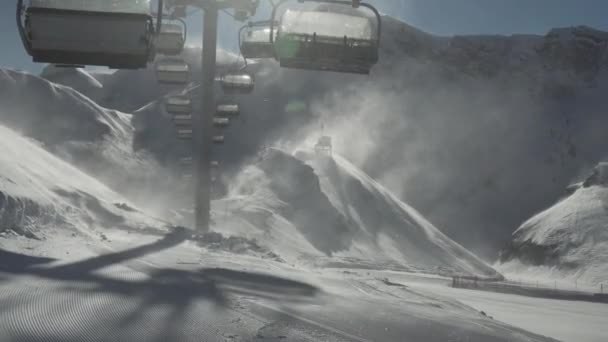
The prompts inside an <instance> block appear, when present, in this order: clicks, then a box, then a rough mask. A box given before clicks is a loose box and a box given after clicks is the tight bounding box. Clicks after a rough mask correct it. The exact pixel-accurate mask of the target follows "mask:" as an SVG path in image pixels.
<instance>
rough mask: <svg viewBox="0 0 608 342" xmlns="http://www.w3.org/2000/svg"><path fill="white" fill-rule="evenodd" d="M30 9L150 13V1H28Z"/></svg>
mask: <svg viewBox="0 0 608 342" xmlns="http://www.w3.org/2000/svg"><path fill="white" fill-rule="evenodd" d="M29 3H30V7H41V8H56V9H67V10H75V11H96V12H115V13H145V14H149V13H150V0H119V1H116V0H115V1H108V0H102V1H100V0H30V1H29Z"/></svg>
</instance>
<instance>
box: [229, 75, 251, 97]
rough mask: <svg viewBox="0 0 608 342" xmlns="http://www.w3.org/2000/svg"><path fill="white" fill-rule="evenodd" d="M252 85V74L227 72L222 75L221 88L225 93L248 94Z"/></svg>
mask: <svg viewBox="0 0 608 342" xmlns="http://www.w3.org/2000/svg"><path fill="white" fill-rule="evenodd" d="M254 86H255V82H254V80H253V76H251V75H249V74H246V73H242V74H227V75H224V76H223V77H222V89H223V90H224V92H226V93H243V94H249V93H251V92H252V91H253V88H254Z"/></svg>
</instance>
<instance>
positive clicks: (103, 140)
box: [0, 67, 187, 215]
mask: <svg viewBox="0 0 608 342" xmlns="http://www.w3.org/2000/svg"><path fill="white" fill-rule="evenodd" d="M45 70H46V71H45V73H44V74H45V75H47V77H50V76H52V74H49V73H50V71H52V70H55V69H53V68H52V67H49V68H47V69H45ZM68 70H70V69H66V70H63V69H60V70H55V71H56V72H59V73H64V76H65V77H64V78H62V80H63V81H65V82H68V81H69V82H72V83H73V82H75V80H79V79H82V78H84V79H86V80H87V81H90V82H92V84H94V83H95V82H94V81H92V80H91V79H90V77H89V76H87V75H86V74H85V73H84V72H76V74H75V75H74V74H73V71H72V72H70V71H68ZM65 73H67V75H66V74H65ZM0 88H1V89H2V91H0V103H1V104H2V105H1V107H0V108H1V110H0V124H3V125H5V126H7V127H9V128H11V129H13V130H15V131H17V132H19V133H21V134H23V135H24V136H26V137H29V138H32V139H35V140H37V141H39V142H41V143H42V145H43V147H44V148H45V149H47V150H48V151H50V152H51V153H53V154H55V155H57V156H59V157H61V158H62V159H63V160H65V161H67V162H68V163H70V164H72V165H74V166H76V167H78V168H81V169H82V170H84V171H85V172H87V173H88V174H90V175H92V176H94V177H95V178H97V179H99V180H100V181H102V182H103V183H104V184H107V185H108V186H109V187H110V188H112V189H114V190H117V191H120V192H121V194H122V195H124V196H127V197H128V198H131V199H133V200H143V199H146V202H148V203H146V205H149V206H150V207H151V208H152V209H154V210H157V209H158V210H161V209H162V207H163V205H161V203H163V202H165V201H169V200H167V199H166V198H164V197H163V196H164V195H165V194H167V193H170V191H168V190H169V189H176V188H177V189H176V191H178V192H179V189H180V188H186V187H187V185H186V184H183V185H180V184H179V183H177V185H176V183H175V182H174V178H175V177H176V175H175V174H173V173H172V172H171V171H170V170H168V169H166V168H163V167H161V166H160V164H159V163H158V161H156V160H155V159H154V158H153V157H152V156H151V155H150V154H149V153H146V152H145V151H140V152H134V151H133V144H134V136H135V129H134V128H133V125H132V123H131V120H132V116H131V115H130V114H127V113H123V112H120V111H116V110H113V109H107V108H103V107H101V106H99V105H98V104H97V103H96V102H95V101H93V100H92V99H91V98H89V97H87V96H85V95H83V94H82V93H80V92H79V91H77V90H75V89H74V88H72V87H67V86H63V85H59V84H56V83H53V82H49V81H48V80H46V79H44V78H41V77H37V76H34V75H31V74H28V73H22V72H17V71H13V70H8V69H0ZM148 184H155V185H156V186H157V187H156V188H155V189H151V188H150V187H149V186H147V185H148ZM171 201H174V202H177V203H182V202H180V201H179V198H172V200H171ZM171 201H169V202H171ZM163 215H164V214H163Z"/></svg>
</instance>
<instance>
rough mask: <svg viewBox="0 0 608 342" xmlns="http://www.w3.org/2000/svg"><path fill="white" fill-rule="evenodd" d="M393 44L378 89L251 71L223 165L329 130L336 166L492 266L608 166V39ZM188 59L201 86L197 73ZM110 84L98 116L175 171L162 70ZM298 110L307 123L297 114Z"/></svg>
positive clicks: (555, 33)
mask: <svg viewBox="0 0 608 342" xmlns="http://www.w3.org/2000/svg"><path fill="white" fill-rule="evenodd" d="M383 32H384V35H383V42H382V47H381V58H380V62H379V64H378V65H377V66H375V67H374V69H373V71H372V74H371V76H370V77H362V76H358V75H346V74H337V73H322V72H308V71H301V70H286V69H281V68H279V67H278V65H277V63H276V62H274V61H266V62H261V63H258V64H257V65H256V66H255V68H254V69H251V71H253V72H254V73H255V76H256V89H255V91H254V93H253V94H252V95H249V96H237V97H228V96H224V95H223V94H222V93H221V92H218V100H221V101H236V102H238V103H239V104H240V105H241V109H242V117H241V118H240V119H239V120H237V121H236V122H235V124H234V125H233V126H232V127H231V128H230V129H229V130H227V131H226V132H225V133H226V136H227V143H226V145H225V146H224V147H222V149H221V151H220V152H219V153H218V156H217V158H223V159H227V160H224V162H225V163H224V165H225V166H226V167H227V168H229V169H231V170H236V169H238V168H239V167H240V166H241V164H242V163H244V162H245V161H246V160H247V158H249V157H250V156H251V155H252V154H254V153H256V152H257V151H258V150H259V149H261V148H263V147H264V146H268V145H272V144H274V142H276V141H277V140H280V141H282V142H283V143H286V144H287V143H290V142H295V143H299V142H300V140H301V139H302V137H306V136H310V133H311V131H312V132H315V131H316V132H317V133H318V131H320V130H324V131H325V134H328V135H332V136H333V137H334V141H335V142H336V144H335V145H336V146H335V147H336V149H337V151H339V152H340V154H342V155H344V156H345V157H346V158H347V159H348V160H350V161H352V162H353V163H354V164H355V165H357V166H358V167H360V168H362V169H363V170H364V171H365V172H366V173H368V174H369V175H370V176H371V177H373V178H374V179H378V180H379V181H380V183H382V184H383V185H384V186H386V187H388V188H390V189H393V190H394V192H395V193H396V194H397V195H398V197H399V198H401V199H404V200H405V201H406V202H408V203H411V204H412V205H413V206H415V207H416V208H418V209H419V210H420V211H421V212H422V213H423V214H424V215H425V216H426V217H428V218H430V219H431V221H432V222H434V223H436V224H437V225H438V226H439V227H441V229H442V230H443V231H444V233H446V234H447V235H448V236H450V237H452V238H453V239H455V240H457V241H458V242H459V243H461V244H463V245H464V246H466V247H468V248H469V249H472V250H475V251H476V252H478V253H481V254H483V255H485V256H487V257H489V258H493V257H495V256H496V251H498V250H499V249H500V248H501V247H502V246H503V245H504V243H505V242H506V241H508V240H509V239H510V235H511V233H512V232H513V230H514V229H515V227H517V226H518V225H519V223H521V222H522V221H523V220H524V219H526V218H527V217H530V216H531V215H532V214H533V213H535V212H538V211H539V210H541V209H542V208H546V207H547V206H548V205H550V204H551V203H553V202H554V201H555V200H556V199H557V198H558V197H559V196H560V195H561V193H562V189H563V188H564V187H565V186H567V185H568V184H569V183H570V182H571V181H572V179H573V178H574V177H575V176H577V175H578V174H579V173H580V171H581V169H584V168H586V167H588V165H593V164H595V163H597V161H599V160H600V159H601V158H603V157H604V151H603V150H602V149H601V148H599V146H604V145H605V143H606V142H608V141H607V140H608V138H607V137H606V135H605V134H604V133H603V130H602V129H600V127H602V126H603V125H605V124H608V118H607V117H606V115H605V113H604V112H603V110H602V108H604V107H605V105H606V97H605V93H606V91H607V90H608V78H607V77H606V70H607V67H608V62H607V57H606V56H607V54H606V46H607V45H608V40H607V38H606V34H605V33H604V32H601V31H597V30H594V29H592V28H588V27H572V28H560V29H555V30H552V31H550V32H548V33H547V34H546V35H512V36H494V35H493V36H484V35H478V36H455V37H439V36H434V35H431V34H428V33H426V32H423V31H420V30H418V29H416V28H414V27H411V26H409V25H407V24H406V23H403V22H401V21H399V20H396V19H394V18H391V17H389V16H385V17H384V26H383ZM189 53H190V54H192V51H190V52H189ZM187 59H188V60H191V61H193V62H192V63H193V71H194V74H193V76H194V79H195V80H196V77H197V75H198V73H197V71H196V66H197V63H194V61H197V60H198V59H197V58H187ZM228 65H229V64H228ZM102 83H103V85H104V91H105V93H106V94H108V95H109V96H111V97H113V98H106V99H105V100H104V101H102V105H104V106H108V107H112V108H118V109H121V110H128V111H135V110H136V109H140V110H138V111H137V114H136V118H137V120H138V122H139V123H143V124H142V125H141V126H138V132H137V136H139V137H140V138H141V139H139V138H138V139H136V140H138V142H141V143H142V144H141V145H140V147H142V148H143V149H147V150H150V151H151V152H152V153H154V154H155V156H156V157H157V158H158V159H160V160H170V159H171V158H170V157H171V155H172V154H173V153H175V151H176V148H174V147H172V146H173V145H174V144H173V143H172V142H171V141H169V140H167V141H166V142H165V141H159V140H156V139H149V137H152V136H157V135H161V136H170V135H171V134H172V131H171V129H172V127H171V126H170V125H168V124H167V121H168V117H167V115H166V113H163V110H162V106H160V105H158V103H157V102H156V103H155V101H157V100H158V99H159V97H161V96H163V95H165V94H167V93H169V92H172V91H179V89H176V88H166V87H164V88H163V87H159V86H158V85H157V84H156V82H155V77H154V71H153V68H149V69H148V70H140V71H121V72H118V73H116V74H115V75H110V76H107V75H106V76H104V77H103V82H102ZM193 95H194V100H195V102H197V98H198V91H194V92H193ZM293 102H301V103H304V104H305V106H304V108H305V109H304V110H302V111H298V112H293V111H290V110H289V108H291V106H290V104H291V103H293ZM144 106H145V107H144ZM142 107H143V108H142ZM139 129H141V130H139ZM353 136H357V137H358V139H356V141H352V140H353V139H352V137H353ZM177 149H179V148H177ZM514 203H515V204H516V205H515V206H514V205H513V204H514ZM480 213H481V214H480Z"/></svg>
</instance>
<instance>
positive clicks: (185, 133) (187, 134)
mask: <svg viewBox="0 0 608 342" xmlns="http://www.w3.org/2000/svg"><path fill="white" fill-rule="evenodd" d="M193 135H194V132H193V130H192V128H185V127H184V128H178V129H177V138H178V139H181V140H191V139H192V137H193Z"/></svg>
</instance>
